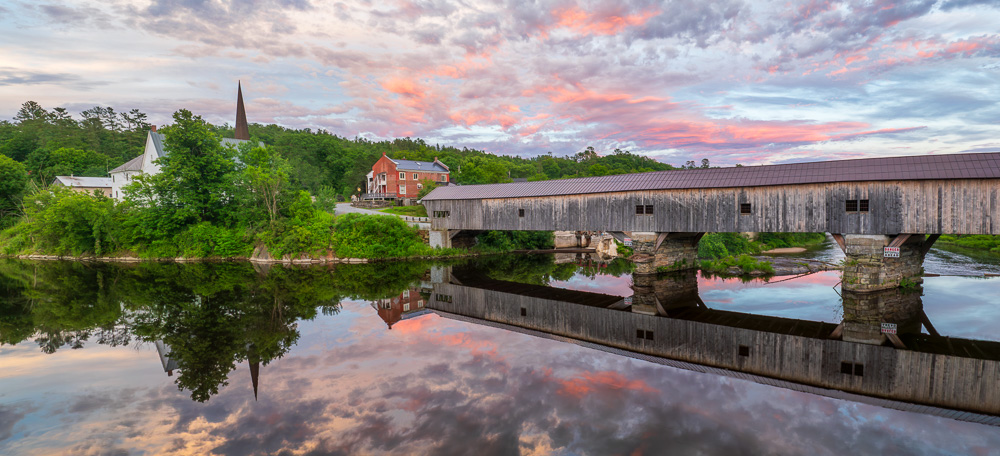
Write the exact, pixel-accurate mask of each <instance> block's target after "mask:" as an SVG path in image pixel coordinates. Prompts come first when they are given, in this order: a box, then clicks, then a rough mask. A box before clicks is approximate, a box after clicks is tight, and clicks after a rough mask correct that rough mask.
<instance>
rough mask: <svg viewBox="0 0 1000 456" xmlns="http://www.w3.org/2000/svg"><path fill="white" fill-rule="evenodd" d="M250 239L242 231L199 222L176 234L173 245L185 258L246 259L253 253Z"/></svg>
mask: <svg viewBox="0 0 1000 456" xmlns="http://www.w3.org/2000/svg"><path fill="white" fill-rule="evenodd" d="M251 239H252V238H251V237H250V236H248V233H247V232H245V231H244V230H241V229H238V228H225V227H219V226H215V225H212V224H211V223H209V222H201V223H198V224H196V225H191V226H189V227H188V228H187V229H186V230H184V231H182V232H181V233H180V234H178V235H177V236H176V237H175V239H174V244H175V245H176V246H177V248H178V249H180V254H181V255H182V256H184V257H187V258H209V257H218V258H234V257H242V258H246V257H249V256H250V254H251V253H253V244H252V243H251V242H250V241H251Z"/></svg>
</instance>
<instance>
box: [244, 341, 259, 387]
mask: <svg viewBox="0 0 1000 456" xmlns="http://www.w3.org/2000/svg"><path fill="white" fill-rule="evenodd" d="M247 363H249V364H250V382H251V383H253V400H257V381H258V379H259V378H260V356H258V355H257V350H256V349H254V346H253V345H251V346H250V350H249V353H248V354H247Z"/></svg>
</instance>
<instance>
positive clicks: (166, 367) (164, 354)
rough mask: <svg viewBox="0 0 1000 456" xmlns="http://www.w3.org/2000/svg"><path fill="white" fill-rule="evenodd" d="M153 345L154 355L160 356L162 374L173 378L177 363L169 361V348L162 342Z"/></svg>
mask: <svg viewBox="0 0 1000 456" xmlns="http://www.w3.org/2000/svg"><path fill="white" fill-rule="evenodd" d="M153 345H156V353H157V354H158V355H160V364H161V365H163V372H166V373H167V376H168V377H170V376H173V375H174V369H177V361H174V360H173V359H170V346H169V345H167V344H165V343H163V341H162V340H158V341H156V342H154V343H153Z"/></svg>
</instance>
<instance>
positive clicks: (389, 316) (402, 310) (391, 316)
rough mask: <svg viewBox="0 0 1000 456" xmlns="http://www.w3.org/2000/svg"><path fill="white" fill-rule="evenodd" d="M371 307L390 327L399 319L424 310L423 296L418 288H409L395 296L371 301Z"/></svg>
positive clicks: (404, 318)
mask: <svg viewBox="0 0 1000 456" xmlns="http://www.w3.org/2000/svg"><path fill="white" fill-rule="evenodd" d="M372 308H374V309H375V311H376V312H378V316H379V317H380V318H381V319H382V321H384V322H385V324H386V325H388V326H389V329H392V325H394V324H396V323H397V322H399V321H400V320H406V319H407V318H409V317H411V316H413V315H414V314H416V313H417V312H420V311H422V310H424V296H423V295H422V294H421V293H420V290H418V289H416V288H411V289H409V290H405V291H403V293H401V294H400V295H399V296H396V297H395V298H388V299H380V300H378V301H374V302H372Z"/></svg>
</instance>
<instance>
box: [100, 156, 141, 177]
mask: <svg viewBox="0 0 1000 456" xmlns="http://www.w3.org/2000/svg"><path fill="white" fill-rule="evenodd" d="M125 171H142V155H140V156H138V157H135V158H133V159H131V160H129V161H127V162H125V164H124V165H121V166H119V167H117V168H115V169H113V170H111V171H108V174H115V173H124V172H125Z"/></svg>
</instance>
